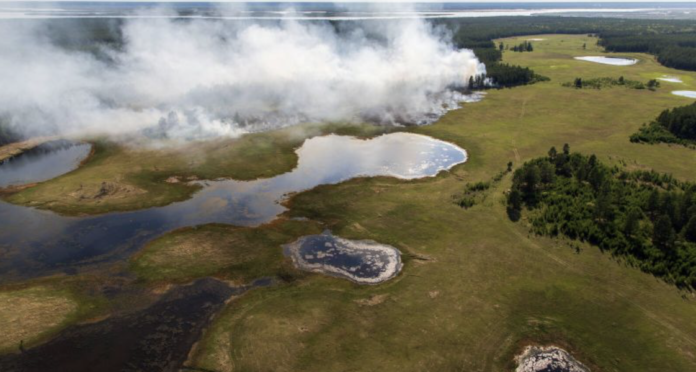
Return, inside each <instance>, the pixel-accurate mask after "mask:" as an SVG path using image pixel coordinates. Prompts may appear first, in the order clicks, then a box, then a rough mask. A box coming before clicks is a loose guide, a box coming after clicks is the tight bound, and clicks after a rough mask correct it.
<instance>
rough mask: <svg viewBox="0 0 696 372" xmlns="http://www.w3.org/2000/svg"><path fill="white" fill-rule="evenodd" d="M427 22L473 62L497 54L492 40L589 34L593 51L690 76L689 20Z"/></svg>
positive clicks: (694, 28)
mask: <svg viewBox="0 0 696 372" xmlns="http://www.w3.org/2000/svg"><path fill="white" fill-rule="evenodd" d="M433 22H435V23H436V24H441V25H444V26H445V27H448V28H449V29H450V30H452V33H453V43H454V44H455V46H458V47H460V48H471V49H474V52H475V53H477V56H478V52H479V50H478V49H495V50H498V49H497V48H496V47H495V45H494V44H493V42H492V40H494V39H500V38H506V37H512V36H522V35H536V34H591V35H596V36H598V38H599V39H598V43H599V45H601V46H603V47H604V48H605V49H606V50H607V51H613V52H642V53H650V54H653V55H655V56H656V57H657V60H658V61H659V62H660V63H662V64H663V65H665V66H668V67H673V68H678V69H683V70H691V71H696V23H694V22H693V21H691V20H653V19H650V20H645V19H618V18H584V17H583V18H581V17H577V18H574V17H553V16H539V17H490V18H460V19H441V20H436V21H433ZM485 53H486V54H489V55H491V56H492V55H494V54H495V53H494V52H492V51H486V52H485ZM498 53H500V51H499V50H498ZM487 58H490V56H488V57H487ZM482 60H483V59H482ZM498 60H499V59H498ZM484 63H485V62H484Z"/></svg>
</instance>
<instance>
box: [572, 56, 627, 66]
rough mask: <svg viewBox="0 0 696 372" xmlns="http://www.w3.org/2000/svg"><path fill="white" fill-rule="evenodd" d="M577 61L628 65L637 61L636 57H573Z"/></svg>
mask: <svg viewBox="0 0 696 372" xmlns="http://www.w3.org/2000/svg"><path fill="white" fill-rule="evenodd" d="M575 59H577V60H578V61H587V62H595V63H601V64H604V65H612V66H630V65H635V64H636V63H638V60H637V59H632V58H616V57H601V56H587V57H575Z"/></svg>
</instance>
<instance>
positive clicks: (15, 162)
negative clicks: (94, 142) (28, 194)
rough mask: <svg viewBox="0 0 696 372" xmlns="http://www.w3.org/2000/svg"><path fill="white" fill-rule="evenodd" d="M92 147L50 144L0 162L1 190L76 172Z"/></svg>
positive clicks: (80, 144) (68, 143)
mask: <svg viewBox="0 0 696 372" xmlns="http://www.w3.org/2000/svg"><path fill="white" fill-rule="evenodd" d="M91 149H92V146H91V145H89V144H86V143H75V142H68V141H52V142H47V143H44V144H42V145H40V146H37V147H35V148H34V149H31V150H29V151H27V152H25V153H23V154H21V155H18V156H15V157H13V158H10V159H7V160H5V161H4V162H2V163H0V187H7V186H12V185H23V184H27V183H34V182H41V181H46V180H50V179H51V178H55V177H58V176H60V175H62V174H65V173H68V172H70V171H72V170H74V169H76V168H77V167H78V166H79V165H80V162H81V161H83V160H85V159H86V158H87V156H88V155H89V152H90V151H91Z"/></svg>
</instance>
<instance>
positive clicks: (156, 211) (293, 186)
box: [0, 133, 467, 282]
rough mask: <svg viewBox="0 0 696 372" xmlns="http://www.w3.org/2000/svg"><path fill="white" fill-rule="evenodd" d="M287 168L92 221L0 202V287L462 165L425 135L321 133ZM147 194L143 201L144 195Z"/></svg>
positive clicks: (451, 148) (447, 147) (462, 156)
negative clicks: (326, 194)
mask: <svg viewBox="0 0 696 372" xmlns="http://www.w3.org/2000/svg"><path fill="white" fill-rule="evenodd" d="M297 153H298V155H299V162H298V166H297V168H295V169H294V170H293V171H291V172H288V173H285V174H281V175H279V176H276V177H272V178H267V179H260V180H255V181H234V180H219V181H203V182H200V183H201V184H203V185H204V186H205V187H204V188H203V190H201V191H199V192H198V193H196V194H195V195H194V196H193V197H192V198H191V199H189V200H187V201H184V202H180V203H174V204H170V205H168V206H165V207H160V208H150V209H145V210H140V211H134V212H127V213H111V214H106V215H101V216H94V217H64V216H59V215H57V214H55V213H52V212H49V211H42V210H36V209H33V208H27V207H22V206H16V205H11V204H8V203H4V202H0V282H2V281H4V280H7V279H8V278H10V279H13V278H14V279H16V278H27V277H37V276H42V275H45V274H47V273H49V272H54V271H60V270H64V271H66V272H74V271H75V270H76V268H77V267H79V266H81V265H85V264H91V263H100V262H105V261H108V260H112V259H116V258H122V257H125V256H127V255H128V254H130V253H133V252H134V251H135V250H136V249H137V248H139V247H141V246H142V245H143V244H144V243H145V242H147V241H148V240H151V239H152V238H154V237H156V236H158V235H161V234H162V233H164V232H166V231H169V230H172V229H175V228H179V227H184V226H192V225H200V224H206V223H213V222H215V223H227V224H234V225H242V226H257V225H260V224H263V223H266V222H270V221H272V220H273V219H275V218H276V217H277V216H278V215H279V214H281V213H282V212H283V211H285V208H284V207H283V206H282V205H280V204H279V202H280V201H282V200H283V199H284V197H285V195H286V194H288V193H293V192H298V191H302V190H308V189H311V188H313V187H315V186H318V185H322V184H335V183H339V182H343V181H346V180H348V179H351V178H355V177H359V176H392V177H398V178H403V179H415V178H421V177H428V176H434V175H436V174H437V173H438V172H439V171H441V170H447V169H450V168H451V167H452V166H454V165H456V164H460V163H463V162H464V161H466V159H467V154H466V152H465V151H464V150H462V149H461V148H459V147H457V146H455V145H453V144H450V143H447V142H443V141H439V140H436V139H433V138H430V137H427V136H421V135H415V134H409V133H392V134H388V135H384V136H380V137H376V138H374V139H371V140H359V139H356V138H353V137H346V136H336V135H330V136H323V137H315V138H312V139H309V140H307V141H305V143H304V144H303V145H302V147H300V148H299V149H298V150H297ZM143 197H147V196H143Z"/></svg>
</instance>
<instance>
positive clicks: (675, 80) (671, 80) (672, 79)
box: [657, 75, 684, 84]
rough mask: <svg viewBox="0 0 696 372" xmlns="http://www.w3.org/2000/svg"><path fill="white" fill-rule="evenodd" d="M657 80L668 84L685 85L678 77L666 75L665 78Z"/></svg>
mask: <svg viewBox="0 0 696 372" xmlns="http://www.w3.org/2000/svg"><path fill="white" fill-rule="evenodd" d="M657 80H662V81H666V82H668V83H675V84H682V83H684V82H683V81H681V79H679V78H678V77H676V76H667V75H665V76H663V77H661V78H657Z"/></svg>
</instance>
